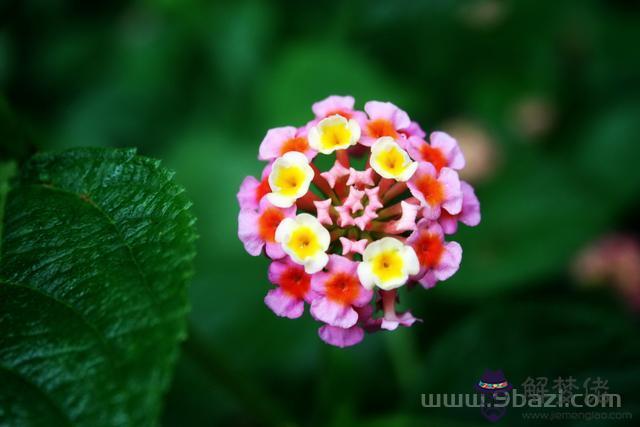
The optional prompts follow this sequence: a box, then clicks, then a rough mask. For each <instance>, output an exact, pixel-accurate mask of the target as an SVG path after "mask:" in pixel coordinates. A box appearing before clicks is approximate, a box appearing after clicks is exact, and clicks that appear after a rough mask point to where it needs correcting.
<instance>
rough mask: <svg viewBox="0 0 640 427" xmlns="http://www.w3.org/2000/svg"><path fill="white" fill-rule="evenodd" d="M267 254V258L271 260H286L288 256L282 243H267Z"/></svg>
mask: <svg viewBox="0 0 640 427" xmlns="http://www.w3.org/2000/svg"><path fill="white" fill-rule="evenodd" d="M266 252H267V256H268V257H269V258H271V259H280V258H284V256H285V255H286V254H285V252H284V250H282V246H281V245H280V243H276V242H266Z"/></svg>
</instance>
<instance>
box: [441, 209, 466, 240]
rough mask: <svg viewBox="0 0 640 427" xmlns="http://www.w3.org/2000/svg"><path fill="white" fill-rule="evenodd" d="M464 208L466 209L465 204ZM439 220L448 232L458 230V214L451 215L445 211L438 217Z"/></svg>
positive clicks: (451, 232)
mask: <svg viewBox="0 0 640 427" xmlns="http://www.w3.org/2000/svg"><path fill="white" fill-rule="evenodd" d="M463 203H464V202H463ZM462 210H463V211H464V204H463V206H462ZM438 222H439V223H440V226H441V227H442V230H443V231H444V232H445V233H446V234H454V233H455V232H456V231H458V215H450V214H448V213H447V212H443V213H441V215H440V218H438Z"/></svg>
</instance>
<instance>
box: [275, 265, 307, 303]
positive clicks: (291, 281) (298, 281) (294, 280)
mask: <svg viewBox="0 0 640 427" xmlns="http://www.w3.org/2000/svg"><path fill="white" fill-rule="evenodd" d="M278 284H279V285H280V288H282V290H283V291H285V292H286V293H288V294H289V295H291V296H294V297H296V298H300V299H302V298H304V296H305V295H306V294H307V292H308V291H309V288H310V287H311V276H309V275H308V274H307V273H305V272H304V268H303V267H299V266H295V267H293V266H292V267H290V268H288V269H287V270H286V271H285V272H284V273H282V275H281V276H280V283H278Z"/></svg>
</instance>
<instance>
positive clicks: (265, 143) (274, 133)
mask: <svg viewBox="0 0 640 427" xmlns="http://www.w3.org/2000/svg"><path fill="white" fill-rule="evenodd" d="M296 131H297V129H296V128H294V127H293V126H284V127H279V128H273V129H269V130H268V131H267V135H266V136H265V137H264V139H263V140H262V143H261V144H260V149H259V150H258V159H260V160H272V159H276V158H278V157H280V155H281V151H282V145H283V144H284V143H285V142H286V141H288V140H290V139H291V138H295V136H296Z"/></svg>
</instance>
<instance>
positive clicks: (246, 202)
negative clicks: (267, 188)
mask: <svg viewBox="0 0 640 427" xmlns="http://www.w3.org/2000/svg"><path fill="white" fill-rule="evenodd" d="M258 186H260V181H258V180H257V179H255V178H254V177H252V176H248V177H246V178H245V179H244V180H243V181H242V184H240V190H239V191H238V194H237V196H236V197H237V198H238V204H239V205H240V209H254V210H255V209H258V201H257V200H256V189H257V188H258Z"/></svg>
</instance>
